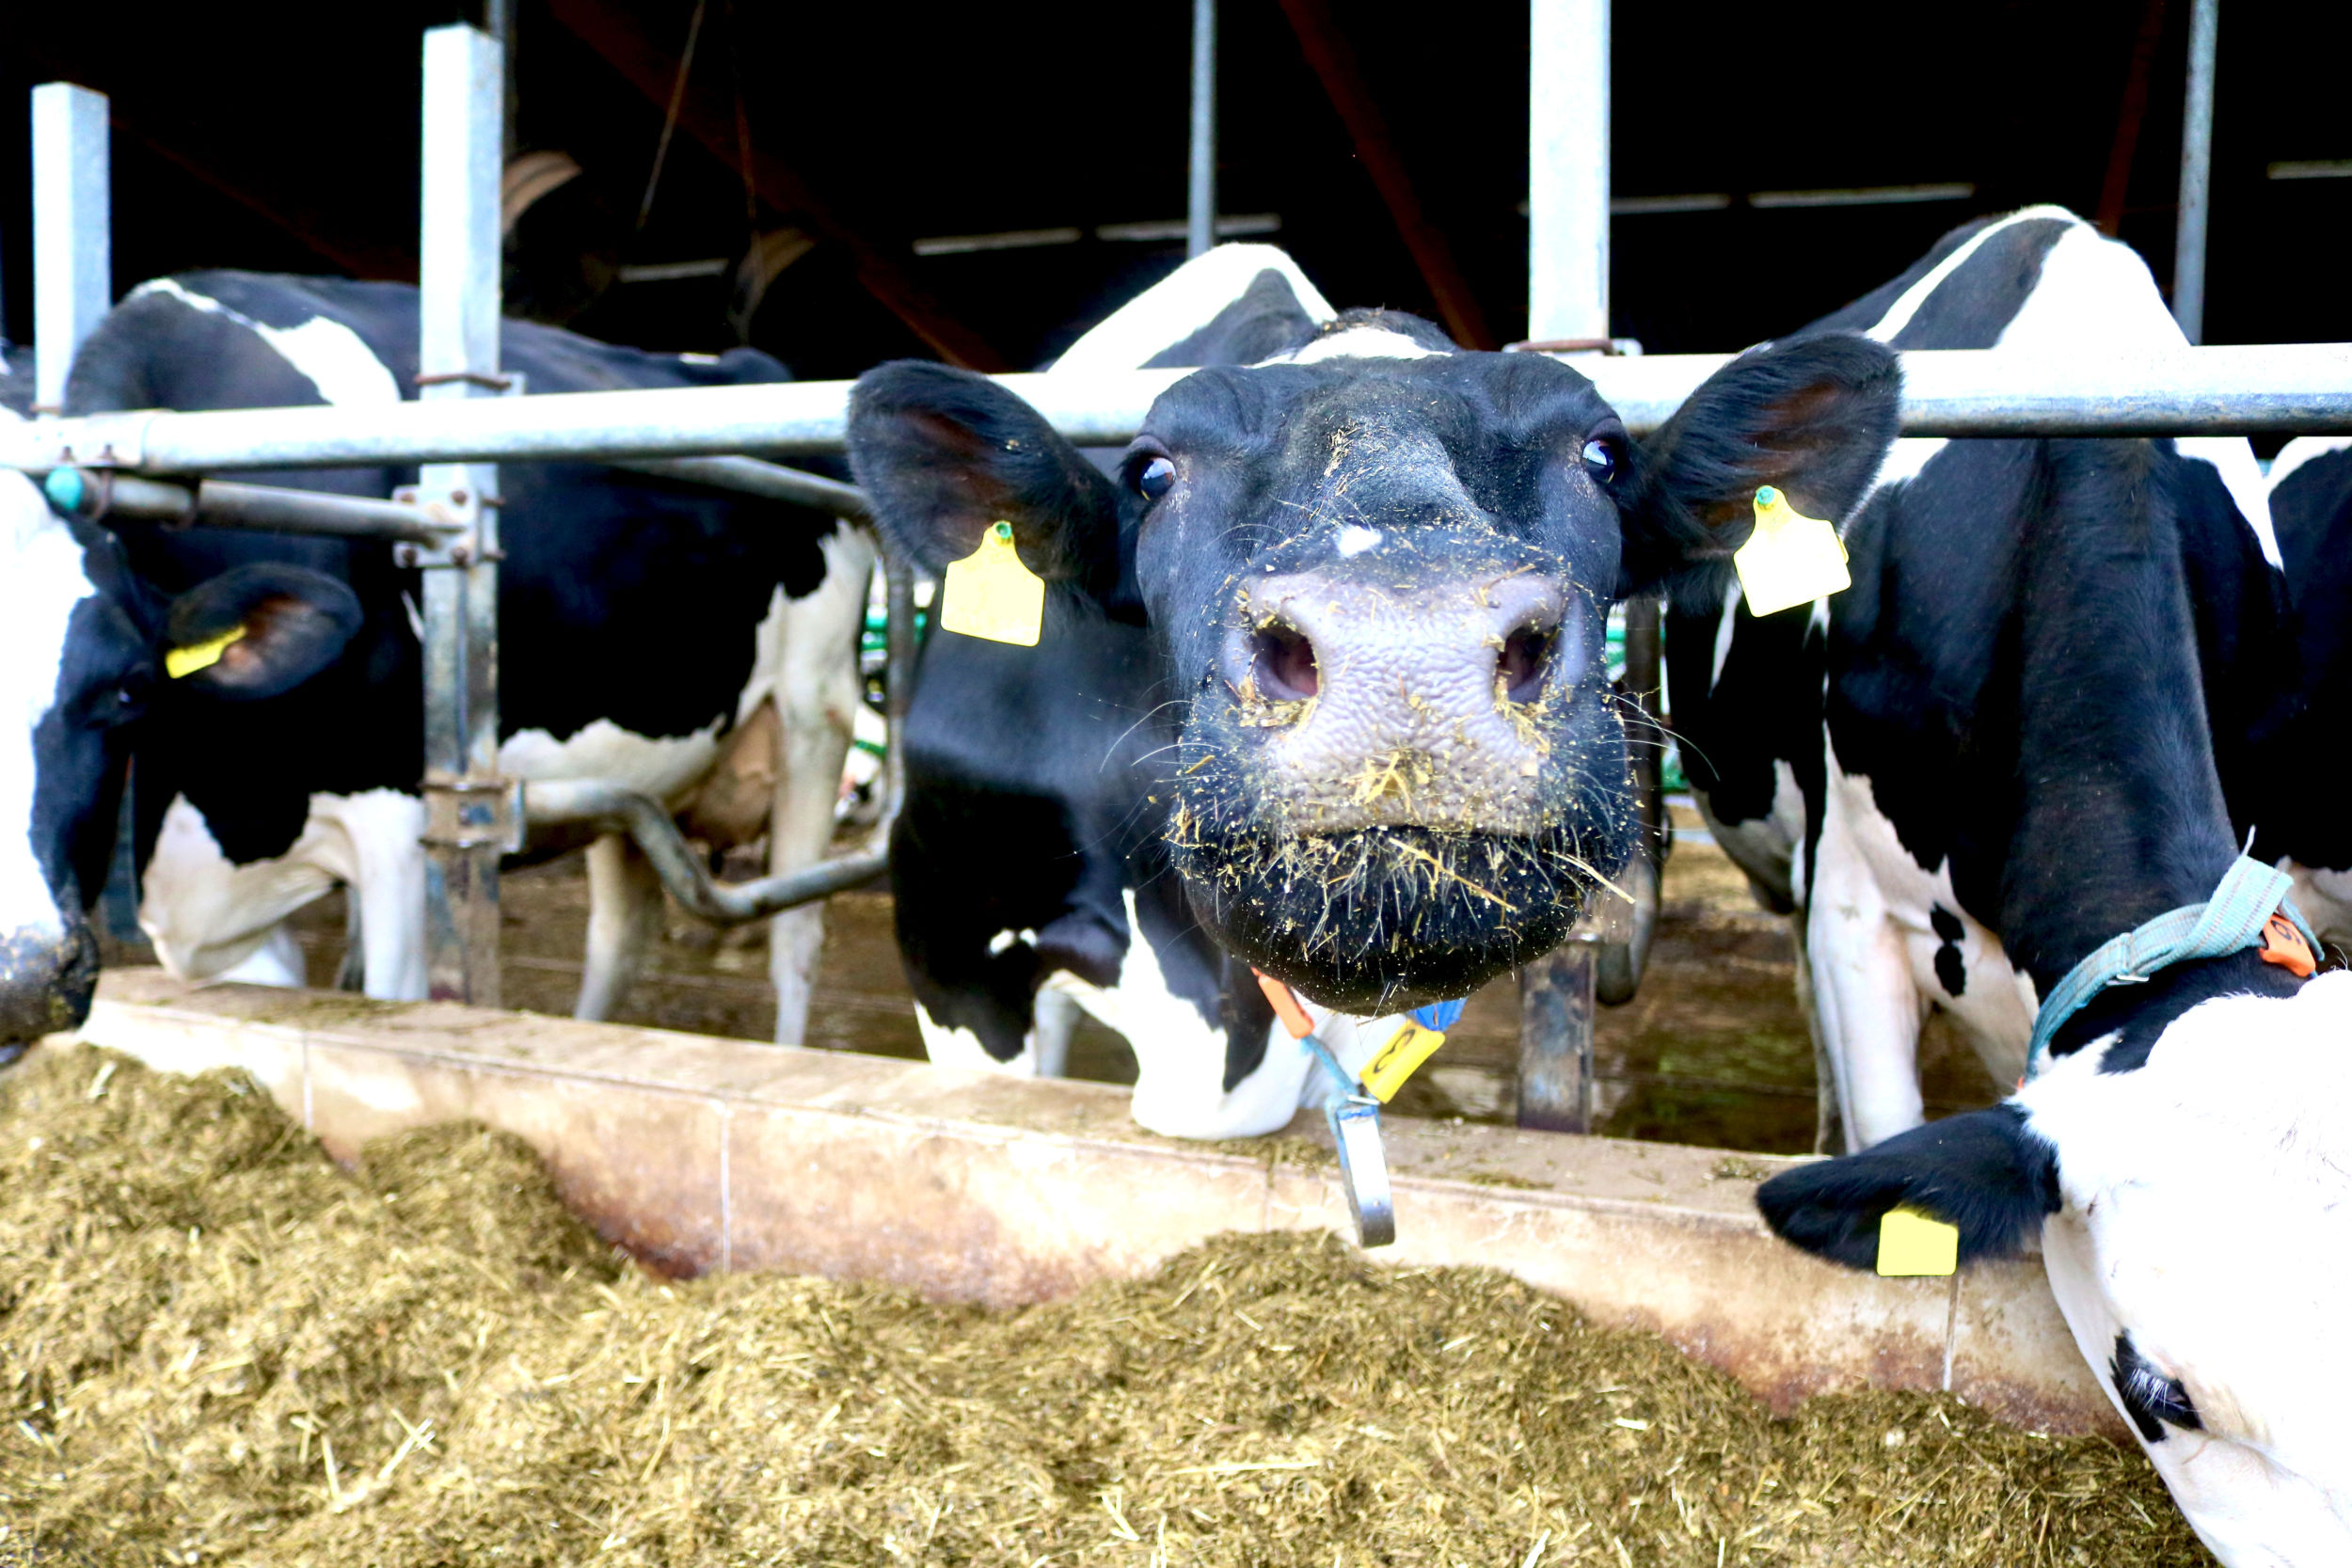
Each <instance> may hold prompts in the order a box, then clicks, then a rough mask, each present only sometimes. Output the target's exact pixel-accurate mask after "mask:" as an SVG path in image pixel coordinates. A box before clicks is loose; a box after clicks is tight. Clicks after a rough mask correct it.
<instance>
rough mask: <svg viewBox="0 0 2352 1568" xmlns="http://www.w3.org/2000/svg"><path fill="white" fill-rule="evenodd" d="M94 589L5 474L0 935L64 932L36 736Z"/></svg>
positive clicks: (0, 587) (1, 489) (31, 491)
mask: <svg viewBox="0 0 2352 1568" xmlns="http://www.w3.org/2000/svg"><path fill="white" fill-rule="evenodd" d="M5 417H6V418H8V419H9V420H13V419H14V416H12V415H10V416H5ZM96 592H97V589H96V587H95V586H94V585H93V584H92V583H91V582H90V579H89V575H88V573H87V571H85V570H84V568H83V563H82V546H81V542H80V541H79V540H77V539H75V538H74V537H73V532H72V530H71V529H69V528H68V527H67V526H66V525H65V522H64V520H63V519H61V518H59V517H58V516H57V515H56V513H54V512H52V511H50V510H49V503H48V501H47V500H45V499H42V497H41V494H40V491H39V490H38V489H36V488H35V487H34V485H33V482H32V481H31V480H29V479H27V478H25V477H24V475H23V474H21V473H18V472H16V471H14V470H13V469H0V932H15V931H39V932H43V933H47V934H49V935H52V936H55V935H59V934H62V933H63V931H64V930H65V917H64V915H63V913H62V912H61V911H59V910H58V908H57V902H56V898H55V896H53V895H51V893H50V891H49V879H48V878H47V877H46V876H45V875H44V874H43V873H42V871H41V867H40V856H39V855H38V854H37V853H36V852H35V850H34V848H33V839H32V828H33V794H34V788H35V784H36V783H37V782H38V779H39V772H38V768H39V761H38V759H37V758H36V756H35V755H34V752H33V738H34V732H35V731H36V730H37V729H38V728H39V727H40V722H41V721H42V720H43V719H45V718H47V717H48V716H49V710H50V709H51V707H53V706H54V705H56V695H57V675H58V672H59V671H60V670H61V669H62V668H63V667H64V662H65V640H66V632H67V629H68V628H69V627H70V626H72V621H73V611H74V608H75V607H76V606H77V605H79V604H80V603H81V602H82V601H83V600H84V599H87V598H88V597H90V596H91V595H92V594H95V593H96Z"/></svg>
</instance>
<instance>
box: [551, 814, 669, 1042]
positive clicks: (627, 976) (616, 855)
mask: <svg viewBox="0 0 2352 1568" xmlns="http://www.w3.org/2000/svg"><path fill="white" fill-rule="evenodd" d="M661 911H662V903H661V878H660V874H658V873H657V872H656V871H655V870H654V868H653V862H652V860H651V859H650V858H648V857H647V855H646V854H645V852H644V850H643V849H640V848H639V847H637V841H636V840H634V839H632V838H630V837H629V836H628V834H627V833H599V834H598V835H596V842H595V843H594V844H591V845H590V846H588V960H587V964H586V967H585V968H584V969H583V970H582V971H581V973H580V1000H579V1001H578V1002H577V1003H575V1004H574V1005H573V1006H572V1016H573V1017H574V1018H584V1019H608V1018H611V1017H612V1014H613V1011H614V1009H616V1008H617V1007H619V1006H620V1005H621V1002H622V1000H623V999H624V998H625V997H627V996H628V988H629V987H630V986H632V985H634V984H635V983H636V981H637V975H638V972H639V971H640V970H642V969H644V966H645V955H646V953H648V952H649V951H651V949H652V947H653V943H654V939H655V938H656V937H657V936H659V935H660V920H661Z"/></svg>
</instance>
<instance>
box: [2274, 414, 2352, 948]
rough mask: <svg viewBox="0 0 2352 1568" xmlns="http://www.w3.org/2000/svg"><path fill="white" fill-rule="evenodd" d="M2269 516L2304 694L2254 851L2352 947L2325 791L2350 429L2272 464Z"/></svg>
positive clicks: (2346, 595) (2337, 733)
mask: <svg viewBox="0 0 2352 1568" xmlns="http://www.w3.org/2000/svg"><path fill="white" fill-rule="evenodd" d="M2269 500H2270V520H2271V525H2272V526H2273V527H2274V528H2276V529H2277V530H2278V532H2279V554H2280V559H2281V560H2282V561H2283V562H2284V563H2285V566H2286V579H2287V603H2288V609H2289V610H2290V612H2291V614H2292V615H2293V617H2294V625H2295V640H2296V656H2297V666H2296V676H2297V678H2298V679H2299V681H2300V682H2301V701H2300V703H2299V704H2298V705H2297V706H2296V713H2295V716H2294V717H2293V719H2292V720H2290V721H2289V722H2288V723H2287V725H2286V726H2285V727H2284V728H2283V729H2282V731H2281V732H2280V735H2279V736H2278V738H2277V740H2276V742H2275V743H2274V744H2273V745H2272V747H2271V748H2270V749H2269V752H2268V753H2267V755H2266V756H2265V759H2264V764H2263V767H2264V774H2265V777H2266V778H2267V779H2269V780H2270V781H2271V782H2273V783H2274V784H2281V785H2286V786H2287V787H2281V788H2278V789H2276V790H2275V791H2274V792H2272V793H2271V794H2270V795H2269V796H2268V797H2267V798H2266V799H2265V800H2264V801H2263V802H2262V810H2261V815H2260V816H2259V818H2258V820H2257V826H2258V828H2259V829H2260V832H2258V833H2257V835H2256V837H2255V841H2254V852H2255V854H2256V855H2258V856H2260V857H2261V858H2263V859H2265V860H2273V861H2276V862H2277V863H2278V864H2279V867H2280V869H2281V870H2283V871H2286V872H2288V873H2290V874H2291V875H2292V876H2293V877H2294V878H2295V900H2296V904H2297V905H2298V906H2299V907H2300V908H2301V910H2302V911H2303V913H2304V915H2305V916H2306V917H2307V918H2308V919H2309V920H2310V921H2311V923H2312V926H2313V927H2315V928H2316V929H2317V931H2318V933H2319V936H2320V940H2321V941H2323V942H2328V944H2329V945H2331V946H2335V947H2352V823H2348V822H2346V821H2345V819H2344V814H2343V813H2342V812H2341V811H2339V810H2337V809H2336V804H2335V801H2334V800H2332V799H2331V798H2330V797H2329V795H2328V792H2327V791H2325V790H2317V789H2309V788H2296V787H2293V782H2294V781H2298V780H2310V779H2319V778H2325V777H2327V776H2328V771H2329V769H2331V768H2333V767H2334V766H2335V765H2336V759H2337V757H2338V756H2339V755H2340V754H2341V750H2342V747H2343V745H2344V724H2345V721H2346V716H2347V715H2352V436H2298V437H2296V439H2295V440H2292V441H2290V442H2288V443H2287V444H2286V446H2285V448H2284V449H2283V450H2282V451H2280V453H2279V455H2278V456H2277V457H2276V458H2275V459H2273V460H2272V462H2271V465H2270V495H2269Z"/></svg>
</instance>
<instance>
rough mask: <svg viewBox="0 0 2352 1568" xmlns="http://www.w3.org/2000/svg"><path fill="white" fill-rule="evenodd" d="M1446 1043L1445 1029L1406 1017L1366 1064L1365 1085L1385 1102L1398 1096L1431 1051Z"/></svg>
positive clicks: (1364, 1072) (1427, 1058)
mask: <svg viewBox="0 0 2352 1568" xmlns="http://www.w3.org/2000/svg"><path fill="white" fill-rule="evenodd" d="M1444 1043H1445V1033H1444V1031H1442V1030H1438V1029H1429V1028H1424V1027H1423V1026H1422V1025H1421V1024H1419V1023H1416V1022H1413V1021H1412V1020H1411V1019H1409V1018H1408V1019H1406V1021H1405V1026H1404V1027H1403V1028H1402V1029H1399V1030H1398V1031H1397V1032H1396V1033H1395V1034H1393V1035H1391V1036H1390V1037H1389V1043H1388V1044H1386V1045H1384V1046H1382V1047H1381V1048H1380V1049H1379V1050H1378V1051H1377V1052H1375V1053H1374V1055H1373V1058H1372V1060H1371V1061H1369V1062H1366V1063H1365V1064H1364V1071H1363V1081H1364V1087H1365V1088H1367V1089H1370V1090H1371V1091H1372V1092H1373V1093H1374V1094H1375V1095H1377V1096H1378V1097H1379V1099H1380V1102H1381V1103H1382V1104H1384V1105H1385V1104H1387V1103H1388V1102H1389V1101H1391V1100H1394V1099H1395V1098H1396V1091H1397V1090H1399V1089H1401V1088H1403V1087H1404V1086H1405V1080H1406V1079H1407V1078H1410V1077H1411V1076H1412V1075H1413V1074H1414V1073H1415V1072H1417V1071H1419V1070H1420V1069H1421V1064H1422V1063H1423V1062H1425V1061H1427V1060H1429V1058H1430V1055H1431V1054H1432V1053H1434V1052H1436V1050H1437V1049H1438V1047H1439V1046H1441V1045H1443V1044H1444Z"/></svg>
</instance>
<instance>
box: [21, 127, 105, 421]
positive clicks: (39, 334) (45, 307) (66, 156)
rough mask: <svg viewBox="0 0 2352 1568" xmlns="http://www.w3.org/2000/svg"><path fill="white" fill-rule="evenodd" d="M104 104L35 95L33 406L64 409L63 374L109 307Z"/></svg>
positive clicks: (52, 411)
mask: <svg viewBox="0 0 2352 1568" xmlns="http://www.w3.org/2000/svg"><path fill="white" fill-rule="evenodd" d="M107 158H108V154H107V143H106V97H105V94H103V93H97V92H92V91H90V90H89V89H88V88H87V87H75V86H73V85H72V83H71V82H50V83H46V84H44V85H43V86H40V87H35V88H34V89H33V358H34V368H33V406H34V409H35V411H36V412H40V413H50V414H55V413H59V412H62V411H63V410H64V408H65V383H66V375H67V372H70V371H71V370H72V368H73V356H74V354H75V353H76V352H77V351H78V350H79V349H80V348H81V346H82V342H83V340H85V339H87V337H88V336H89V335H90V334H91V333H92V332H94V331H96V330H97V328H98V324H99V322H100V320H101V319H103V317H104V316H105V314H106V308H107V307H108V306H110V305H112V304H113V303H114V244H113V239H112V237H111V229H110V226H111V221H112V218H111V212H110V206H109V202H110V198H109V177H108V172H107Z"/></svg>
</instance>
